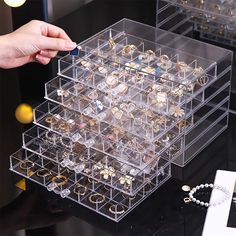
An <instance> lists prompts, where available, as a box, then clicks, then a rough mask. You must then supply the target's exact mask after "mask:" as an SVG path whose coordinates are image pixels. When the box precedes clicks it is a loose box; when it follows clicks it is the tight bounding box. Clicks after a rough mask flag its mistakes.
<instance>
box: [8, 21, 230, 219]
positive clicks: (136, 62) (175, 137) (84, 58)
mask: <svg viewBox="0 0 236 236" xmlns="http://www.w3.org/2000/svg"><path fill="white" fill-rule="evenodd" d="M171 35H172V34H171V33H168V32H164V31H161V30H159V29H156V28H154V27H151V26H147V25H144V24H141V23H138V22H134V21H131V20H128V19H123V20H121V21H120V22H118V23H116V24H114V25H112V26H110V27H109V28H107V29H105V30H103V31H102V32H99V33H98V34H97V35H95V36H93V37H91V38H89V39H88V40H86V41H84V42H83V43H81V44H80V45H79V47H78V48H79V49H78V51H77V52H76V53H74V52H75V51H76V50H75V51H73V52H72V53H71V54H69V55H66V56H64V57H63V58H61V59H60V60H59V62H58V76H57V77H56V78H54V79H52V80H51V81H49V82H48V83H46V85H45V98H46V99H47V101H46V102H44V103H43V104H41V105H39V106H38V107H36V108H35V109H34V123H35V124H36V126H34V127H33V128H32V129H30V130H28V131H26V132H25V133H24V134H23V149H22V150H20V151H18V152H16V153H15V154H13V155H12V156H11V170H12V171H14V172H16V173H18V174H20V175H22V176H24V177H26V178H28V179H30V180H32V181H34V182H36V183H39V184H40V185H43V186H44V187H46V188H47V189H48V191H53V192H55V193H56V194H59V195H60V196H61V197H63V198H65V197H66V198H69V199H71V200H73V201H75V202H76V203H78V204H81V205H83V206H86V207H88V208H89V209H92V210H94V211H96V212H98V213H100V214H102V215H104V216H106V217H108V218H109V219H112V220H114V221H116V222H118V221H119V220H121V219H122V218H123V217H124V216H125V215H126V214H128V213H129V212H130V211H131V210H132V209H134V208H135V207H136V206H137V205H138V204H139V203H140V202H142V201H143V200H144V199H145V198H146V197H147V196H149V195H150V194H151V193H152V192H153V191H155V190H156V189H157V188H158V187H160V186H161V185H162V184H163V183H164V182H165V181H167V180H168V179H169V178H170V177H171V163H176V164H178V165H181V166H183V165H184V164H185V163H187V162H188V161H189V160H190V159H191V158H193V157H194V155H196V154H197V153H198V152H199V151H200V150H202V148H203V147H204V146H205V145H207V144H208V143H209V142H210V141H211V140H212V139H213V138H214V137H215V136H216V135H217V134H219V133H220V132H222V131H223V130H224V129H225V127H227V119H228V110H227V106H228V105H227V103H228V89H229V86H230V83H229V79H230V68H229V64H230V63H231V61H230V59H231V54H230V53H229V52H228V51H226V50H222V49H217V48H216V49H217V50H218V51H217V50H216V53H221V55H223V56H224V59H223V60H222V63H220V62H219V63H216V62H215V61H214V60H213V58H214V57H213V58H211V59H209V57H207V58H204V57H200V56H199V55H195V54H191V53H190V52H189V51H188V50H187V48H185V49H179V48H177V46H176V45H172V46H167V45H166V43H161V42H159V41H158V40H157V39H158V38H157V36H158V37H160V38H161V39H163V37H166V36H167V37H168V38H169V39H171ZM172 36H173V35H172ZM160 41H161V40H160ZM180 41H182V42H183V43H185V45H186V46H187V45H188V46H189V48H188V49H189V50H191V49H192V47H193V46H194V41H193V40H190V39H186V38H182V39H181V40H180ZM188 43H189V44H188ZM195 43H196V42H195ZM198 44H199V46H202V47H203V50H204V48H208V47H209V46H208V45H206V44H204V43H198ZM227 63H228V64H227ZM226 68H228V71H226ZM219 78H221V79H220V80H219ZM214 102H217V103H218V104H217V106H215V105H213V103H214ZM193 130H194V132H192V131H193Z"/></svg>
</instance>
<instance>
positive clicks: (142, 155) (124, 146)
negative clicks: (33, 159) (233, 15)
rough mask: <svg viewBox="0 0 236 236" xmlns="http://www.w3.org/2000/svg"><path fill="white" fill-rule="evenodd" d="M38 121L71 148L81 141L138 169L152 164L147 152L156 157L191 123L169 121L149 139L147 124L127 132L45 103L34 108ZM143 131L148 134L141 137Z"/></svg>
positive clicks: (153, 157)
mask: <svg viewBox="0 0 236 236" xmlns="http://www.w3.org/2000/svg"><path fill="white" fill-rule="evenodd" d="M52 105H54V106H52ZM54 111H56V113H54ZM167 119H168V118H167ZM35 123H36V124H37V125H39V126H41V127H44V128H46V129H48V130H49V131H53V132H55V133H57V134H58V135H60V136H62V137H64V140H65V142H66V140H68V141H67V143H68V144H67V146H68V148H72V147H73V145H74V143H80V144H82V145H84V146H86V147H87V148H92V149H94V150H97V151H101V152H103V153H104V154H107V155H109V156H111V157H113V158H115V159H117V160H119V161H121V162H126V163H129V164H131V165H133V166H135V167H136V168H139V169H142V168H143V167H145V166H146V165H147V164H149V163H148V161H147V160H146V155H147V154H148V155H150V156H151V157H152V158H149V159H150V160H151V159H152V160H155V159H157V158H158V156H159V155H160V154H161V153H162V152H163V151H165V150H167V149H168V148H170V147H171V145H173V144H174V143H175V142H176V141H178V140H179V139H180V138H181V134H182V133H183V132H184V130H185V128H186V127H187V125H188V124H187V123H186V122H185V121H184V120H181V121H179V122H178V123H173V124H171V123H170V126H169V127H168V129H163V131H161V130H160V131H159V130H158V131H159V133H158V135H157V136H156V137H155V138H153V139H151V140H149V139H148V137H149V136H148V137H147V134H152V132H151V133H150V130H149V129H147V127H146V130H144V127H143V129H141V128H142V127H140V125H139V126H137V132H134V131H133V133H131V132H128V131H127V132H126V131H125V130H123V129H122V128H119V127H114V126H109V125H108V123H109V122H107V123H104V122H102V121H98V120H94V119H93V118H90V117H87V116H84V115H83V114H81V113H75V112H73V111H71V110H68V109H66V108H64V107H62V106H58V105H55V104H51V103H44V104H42V105H41V106H39V107H37V108H36V109H35ZM151 125H154V124H152V123H151ZM155 125H158V124H155ZM138 127H140V128H139V129H140V130H138ZM153 127H154V126H153ZM153 127H152V128H153ZM141 131H142V132H143V133H144V134H145V136H146V137H145V136H144V137H139V134H141ZM151 131H152V130H151ZM170 158H171V156H170Z"/></svg>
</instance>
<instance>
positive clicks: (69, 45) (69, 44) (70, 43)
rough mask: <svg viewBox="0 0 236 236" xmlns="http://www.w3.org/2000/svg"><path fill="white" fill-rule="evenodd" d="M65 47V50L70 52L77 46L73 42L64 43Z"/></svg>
mask: <svg viewBox="0 0 236 236" xmlns="http://www.w3.org/2000/svg"><path fill="white" fill-rule="evenodd" d="M65 46H66V48H67V49H69V50H71V49H74V48H75V47H76V46H77V44H76V43H75V42H66V45H65Z"/></svg>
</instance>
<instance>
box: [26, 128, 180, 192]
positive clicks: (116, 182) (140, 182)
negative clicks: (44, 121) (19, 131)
mask: <svg viewBox="0 0 236 236" xmlns="http://www.w3.org/2000/svg"><path fill="white" fill-rule="evenodd" d="M23 139H24V145H23V147H24V148H25V149H27V150H29V151H31V152H33V153H35V154H37V155H38V156H40V157H43V158H44V159H47V160H50V161H52V162H53V163H55V164H57V165H58V166H60V167H66V168H68V169H69V170H71V171H73V172H75V173H80V174H82V175H84V176H87V177H89V178H91V179H94V180H96V181H99V182H101V183H103V184H104V185H108V186H110V187H113V188H115V189H117V190H119V191H122V192H124V193H126V194H129V195H134V194H136V193H137V192H138V191H139V190H140V189H142V187H143V186H144V185H146V184H147V179H153V178H154V177H155V176H156V175H161V174H162V171H163V169H164V168H165V166H167V165H169V163H170V162H169V159H170V157H172V156H174V155H176V154H177V153H178V152H179V151H180V150H181V149H182V143H181V142H180V141H179V142H176V143H175V145H172V146H171V147H170V148H169V149H167V150H166V151H165V152H164V153H163V154H162V155H160V156H159V157H157V158H153V156H152V153H147V154H146V156H145V157H144V159H143V161H145V165H143V167H142V170H140V169H137V168H135V167H134V166H132V165H129V164H126V163H122V162H121V161H117V160H116V159H114V158H113V157H110V156H106V155H104V153H102V152H99V151H95V150H92V149H86V148H85V147H84V146H82V145H80V144H78V143H74V145H73V149H72V150H70V149H68V147H65V146H64V141H65V140H62V139H61V136H59V135H57V134H55V133H52V132H49V131H47V130H45V129H42V128H40V127H36V126H35V127H33V128H32V129H30V130H28V131H27V132H25V133H24V134H23ZM123 161H125V159H124V160H123ZM147 163H149V164H147Z"/></svg>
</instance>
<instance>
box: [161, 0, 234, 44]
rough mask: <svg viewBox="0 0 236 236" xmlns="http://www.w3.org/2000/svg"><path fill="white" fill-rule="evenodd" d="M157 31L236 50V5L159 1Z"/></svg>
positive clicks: (208, 0) (216, 0)
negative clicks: (164, 31)
mask: <svg viewBox="0 0 236 236" xmlns="http://www.w3.org/2000/svg"><path fill="white" fill-rule="evenodd" d="M157 27H158V28H161V29H164V30H168V31H171V32H174V33H178V34H182V35H186V36H192V35H193V34H196V33H198V34H199V37H200V38H202V39H207V40H210V41H213V42H217V43H220V44H225V45H229V46H234V47H235V46H236V33H235V32H236V3H235V1H233V0H232V1H228V0H160V1H157Z"/></svg>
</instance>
